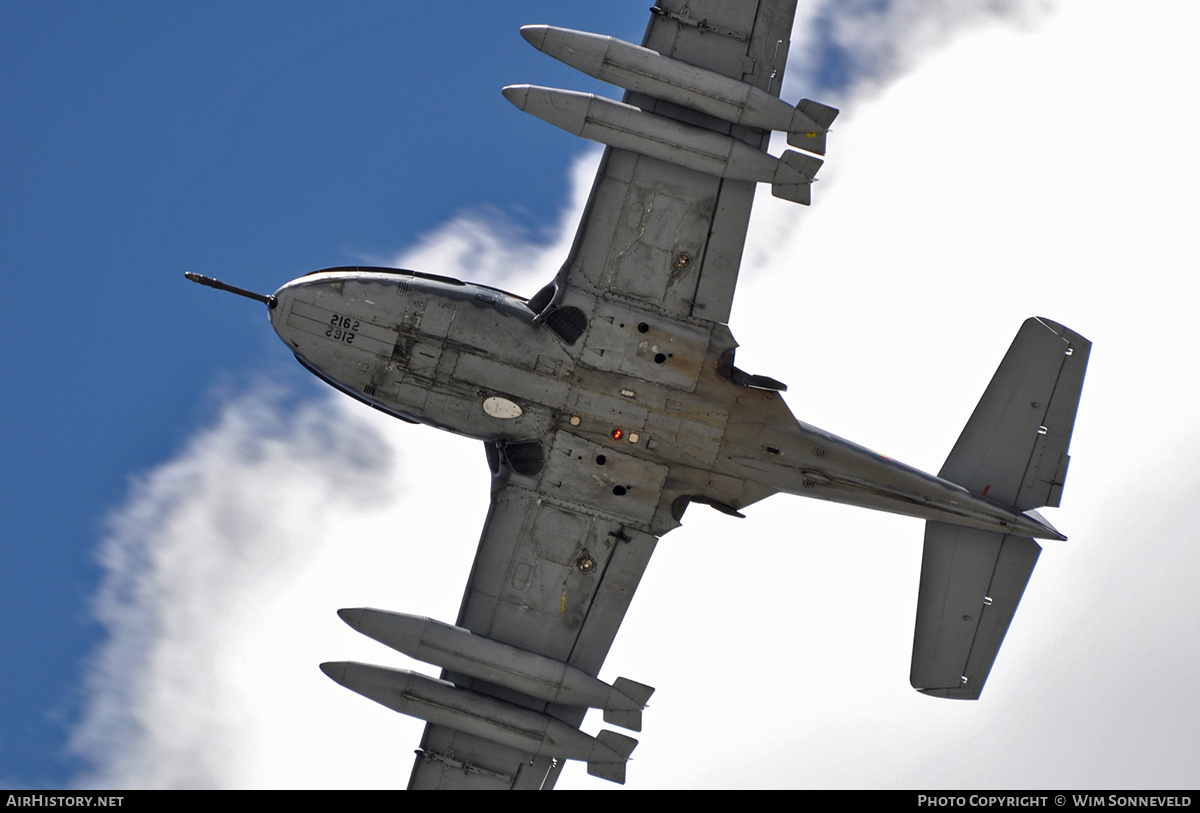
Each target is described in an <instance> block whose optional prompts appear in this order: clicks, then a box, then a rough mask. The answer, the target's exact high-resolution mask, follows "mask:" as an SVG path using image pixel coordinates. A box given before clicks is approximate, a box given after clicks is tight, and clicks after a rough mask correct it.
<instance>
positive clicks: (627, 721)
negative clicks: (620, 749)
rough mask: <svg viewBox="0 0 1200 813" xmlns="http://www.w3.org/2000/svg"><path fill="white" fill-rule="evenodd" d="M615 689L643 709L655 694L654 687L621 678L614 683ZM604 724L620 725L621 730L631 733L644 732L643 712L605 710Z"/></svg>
mask: <svg viewBox="0 0 1200 813" xmlns="http://www.w3.org/2000/svg"><path fill="white" fill-rule="evenodd" d="M613 688H614V689H616V690H617V691H618V692H620V693H621V694H623V695H625V696H626V697H628V698H629V699H630V700H632V701H633V702H634V703H636V704H637V705H639V706H641V707H642V708H645V707H646V701H647V700H649V699H650V695H652V694H654V687H653V686H647V685H645V684H644V683H638V682H637V681H636V680H630V679H629V678H623V677H619V678H617V679H616V680H614V681H613ZM604 722H606V723H608V724H609V725H619V726H620V727H621V728H628V729H629V730H630V731H641V730H642V712H641V711H640V710H639V711H634V710H632V709H630V710H624V711H623V710H620V709H605V710H604Z"/></svg>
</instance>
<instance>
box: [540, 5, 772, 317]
mask: <svg viewBox="0 0 1200 813" xmlns="http://www.w3.org/2000/svg"><path fill="white" fill-rule="evenodd" d="M651 12H652V14H651V18H650V25H649V26H648V27H647V29H646V36H645V39H644V40H643V42H642V44H643V46H644V47H646V48H650V49H653V50H655V51H658V52H659V53H662V54H664V55H666V56H669V57H674V58H676V59H678V60H680V61H683V62H687V63H689V64H692V65H696V66H698V67H701V68H706V69H708V70H711V71H715V72H717V73H720V74H722V75H724V76H729V77H732V78H735V79H738V80H741V81H744V82H746V83H748V84H750V85H753V86H755V87H758V88H761V89H762V90H765V91H767V92H769V93H771V94H773V95H775V96H778V95H779V86H780V83H781V82H782V80H783V70H784V65H785V63H786V61H787V51H788V41H789V38H790V36H791V30H792V21H793V18H794V17H795V12H796V3H795V0H762V2H757V3H755V2H739V3H730V2H728V0H658V2H657V3H656V5H655V6H654V8H653V9H651ZM624 101H625V102H626V103H627V104H631V105H634V106H636V107H639V108H641V109H642V110H646V111H650V112H653V113H656V114H658V115H661V116H666V117H669V118H672V119H676V120H678V121H682V122H685V123H689V124H695V125H698V126H701V127H705V128H708V129H711V130H716V131H718V132H721V133H724V134H729V135H732V136H734V137H736V138H738V139H740V140H742V141H745V142H746V143H748V144H749V145H751V146H752V147H754V148H755V149H765V148H766V146H767V141H768V140H769V138H770V133H769V132H766V131H763V130H758V129H753V128H748V127H744V126H740V125H733V124H730V123H729V122H725V121H721V120H719V119H715V118H712V117H709V116H705V115H704V114H702V113H698V112H695V111H692V110H689V109H686V108H683V107H680V106H678V105H674V104H672V103H670V102H666V101H662V100H659V99H653V98H651V97H649V96H645V95H642V94H638V93H632V92H629V93H626V94H625V97H624ZM755 186H756V184H755V182H753V181H741V180H729V179H723V178H719V177H716V176H714V175H709V174H705V173H702V172H698V171H695V170H692V169H687V168H684V167H682V166H679V165H677V164H671V163H666V162H664V161H661V160H658V159H655V158H650V157H648V156H646V155H639V154H637V153H634V152H629V151H627V150H623V149H616V148H613V147H608V148H606V149H605V151H604V158H603V159H602V161H601V163H600V169H599V171H598V172H597V173H596V180H595V183H594V184H593V186H592V192H591V196H590V198H589V199H588V203H587V208H586V210H585V211H584V215H583V220H582V222H581V223H580V226H579V231H578V232H577V234H576V236H575V242H574V245H573V246H572V248H571V253H570V256H569V257H568V259H567V262H566V263H565V264H564V266H563V267H562V270H561V271H560V272H559V275H558V278H557V280H556V285H557V287H558V293H557V295H556V297H555V304H560V303H564V302H565V303H569V301H570V296H569V292H571V291H580V292H582V291H586V292H589V293H592V294H597V295H599V296H601V297H609V298H615V299H618V300H622V301H624V302H626V303H629V304H633V305H635V306H638V307H642V308H645V309H646V310H647V311H650V312H652V313H659V314H662V315H665V316H668V317H671V318H674V319H681V320H686V319H689V318H693V317H694V318H697V319H702V320H705V321H708V322H727V321H728V319H729V310H730V307H731V306H732V304H733V290H734V286H735V285H736V283H737V274H738V267H739V265H740V264H741V259H742V247H743V245H744V244H745V240H746V228H747V225H748V224H749V222H750V207H751V204H752V203H753V201H754V189H755Z"/></svg>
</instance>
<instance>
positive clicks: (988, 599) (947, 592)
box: [909, 522, 1042, 700]
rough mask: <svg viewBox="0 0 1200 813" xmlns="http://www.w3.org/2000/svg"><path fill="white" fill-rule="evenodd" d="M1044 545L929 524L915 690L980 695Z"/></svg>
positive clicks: (974, 697) (919, 606) (916, 640)
mask: <svg viewBox="0 0 1200 813" xmlns="http://www.w3.org/2000/svg"><path fill="white" fill-rule="evenodd" d="M1041 550H1042V548H1041V546H1040V545H1038V543H1036V542H1034V541H1033V540H1032V539H1029V538H1026V537H1019V536H1012V535H1011V534H1001V533H995V532H992V531H982V530H976V529H972V528H960V527H957V526H954V525H948V524H946V523H942V522H928V523H926V525H925V550H924V552H923V554H922V558H921V588H920V593H919V595H918V597H917V625H916V633H915V635H914V637H913V657H912V671H911V673H910V675H909V681H910V682H911V683H912V686H913V688H914V689H916V690H917V691H920V692H923V693H925V694H929V695H933V696H935V697H950V698H957V699H960V700H977V699H979V695H980V693H981V692H982V691H983V684H984V683H985V682H986V681H987V678H988V674H989V673H990V672H991V670H992V664H993V662H995V660H996V654H997V653H998V652H999V651H1000V644H1001V643H1003V642H1004V635H1005V633H1007V632H1008V626H1009V624H1010V623H1012V619H1013V614H1014V613H1016V611H1017V605H1018V604H1019V603H1020V601H1021V596H1022V594H1024V592H1025V585H1026V584H1027V583H1028V582H1029V577H1030V575H1032V573H1033V567H1034V565H1036V564H1037V560H1038V555H1039V554H1040V553H1041Z"/></svg>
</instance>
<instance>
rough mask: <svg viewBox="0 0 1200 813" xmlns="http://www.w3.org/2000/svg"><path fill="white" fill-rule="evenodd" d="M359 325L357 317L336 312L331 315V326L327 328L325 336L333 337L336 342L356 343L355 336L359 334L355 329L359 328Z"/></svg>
mask: <svg viewBox="0 0 1200 813" xmlns="http://www.w3.org/2000/svg"><path fill="white" fill-rule="evenodd" d="M358 325H359V322H358V320H357V319H351V318H350V317H349V316H339V315H338V314H336V313H335V314H334V315H333V316H331V317H329V327H327V328H325V338H327V339H333V340H334V341H335V342H345V343H346V344H354V337H355V336H356V335H358V334H356V333H355V332H354V331H356V330H358Z"/></svg>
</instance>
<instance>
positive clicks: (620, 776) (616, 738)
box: [587, 730, 638, 785]
mask: <svg viewBox="0 0 1200 813" xmlns="http://www.w3.org/2000/svg"><path fill="white" fill-rule="evenodd" d="M596 740H597V741H598V742H599V743H600V745H602V746H604V749H606V750H608V751H609V752H610V754H611V756H615V757H620V760H619V761H618V760H614V759H611V758H603V757H599V758H597V759H595V760H591V759H589V760H588V764H587V772H588V773H589V774H591V775H592V776H598V777H600V778H601V779H607V780H608V781H609V782H616V783H617V784H618V785H624V784H625V762H626V760H628V759H629V755H630V754H632V753H633V749H634V748H637V744H638V741H637V740H635V739H634V738H633V737H626V736H625V735H624V734H618V733H617V732H615V731H608V730H604V731H601V732H600V733H599V734H597V735H596ZM606 756H607V755H606Z"/></svg>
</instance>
